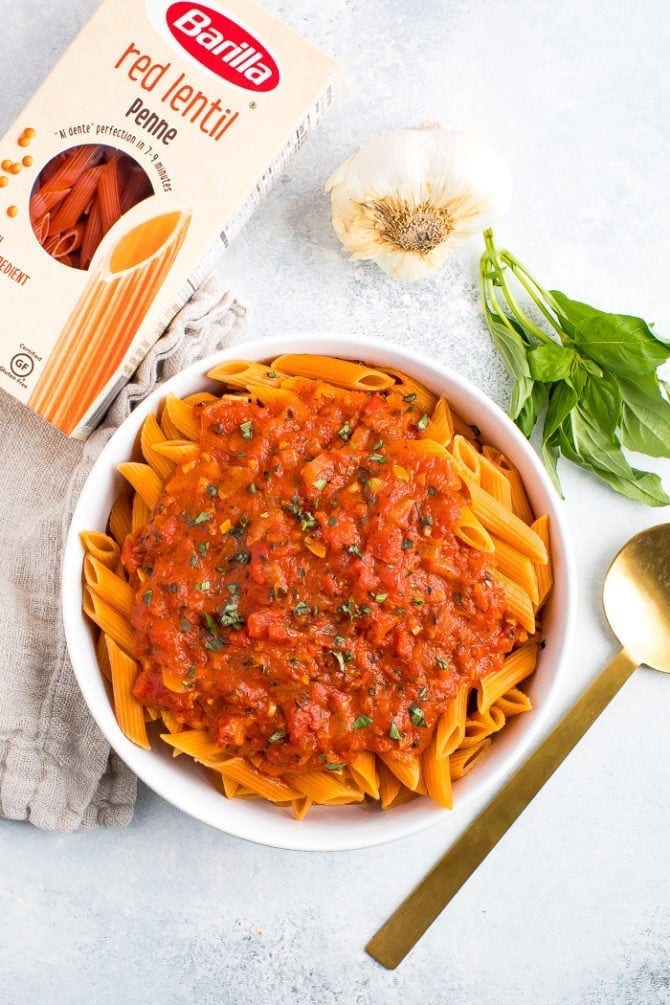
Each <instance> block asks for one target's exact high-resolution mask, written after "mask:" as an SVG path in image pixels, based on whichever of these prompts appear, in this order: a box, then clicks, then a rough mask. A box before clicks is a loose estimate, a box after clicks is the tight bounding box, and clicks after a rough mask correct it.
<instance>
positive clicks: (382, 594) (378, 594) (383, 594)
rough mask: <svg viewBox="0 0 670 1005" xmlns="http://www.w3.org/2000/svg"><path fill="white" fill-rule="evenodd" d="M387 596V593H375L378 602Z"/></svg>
mask: <svg viewBox="0 0 670 1005" xmlns="http://www.w3.org/2000/svg"><path fill="white" fill-rule="evenodd" d="M387 597H388V593H375V600H376V601H377V603H378V604H383V603H384V601H385V600H386V598H387Z"/></svg>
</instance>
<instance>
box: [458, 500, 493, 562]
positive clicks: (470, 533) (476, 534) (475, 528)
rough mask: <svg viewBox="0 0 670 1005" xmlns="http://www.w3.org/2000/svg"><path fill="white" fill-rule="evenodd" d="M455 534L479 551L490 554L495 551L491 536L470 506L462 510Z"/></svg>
mask: <svg viewBox="0 0 670 1005" xmlns="http://www.w3.org/2000/svg"><path fill="white" fill-rule="evenodd" d="M454 533H455V534H456V536H457V537H459V538H460V539H461V541H465V543H466V544H469V545H470V547H471V548H475V549H476V550H477V551H485V552H488V553H489V554H491V553H492V552H493V551H495V546H494V544H493V539H492V538H491V535H490V534H489V532H488V531H487V530H486V528H485V527H484V525H483V524H482V522H481V520H479V519H478V518H477V517H476V516H475V514H474V513H473V512H472V510H471V509H470V507H469V506H465V507H464V508H463V509H462V510H461V512H460V514H459V517H458V520H457V521H456V524H455V527H454Z"/></svg>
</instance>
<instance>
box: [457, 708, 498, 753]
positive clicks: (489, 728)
mask: <svg viewBox="0 0 670 1005" xmlns="http://www.w3.org/2000/svg"><path fill="white" fill-rule="evenodd" d="M504 725H505V716H504V714H503V712H502V711H501V709H499V708H497V707H496V706H495V705H494V706H492V707H491V708H490V709H489V710H488V711H487V712H473V713H472V715H469V716H468V718H467V722H466V723H465V737H464V739H463V742H462V744H461V746H460V748H459V749H460V750H465V749H467V748H468V747H475V746H477V744H478V743H481V741H482V740H485V739H486V737H488V736H492V735H493V734H494V733H498V732H500V730H501V729H502V728H503V726H504Z"/></svg>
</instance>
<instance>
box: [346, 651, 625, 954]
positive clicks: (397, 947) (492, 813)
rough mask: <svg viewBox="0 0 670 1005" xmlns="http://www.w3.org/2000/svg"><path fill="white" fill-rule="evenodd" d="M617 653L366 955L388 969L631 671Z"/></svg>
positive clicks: (482, 855)
mask: <svg viewBox="0 0 670 1005" xmlns="http://www.w3.org/2000/svg"><path fill="white" fill-rule="evenodd" d="M637 665H638V664H637V663H636V662H635V660H633V659H631V657H630V656H629V655H628V653H626V652H625V651H623V650H622V651H621V652H620V653H619V654H618V655H617V656H615V657H614V659H613V660H612V661H611V663H609V664H608V666H607V667H606V668H605V669H604V670H603V671H602V673H601V674H600V675H599V676H598V677H596V679H595V680H594V682H593V683H592V684H591V686H590V687H589V688H588V690H587V691H585V692H584V694H583V695H582V696H581V698H580V699H579V700H578V701H577V703H576V704H575V705H574V706H573V707H572V708H571V709H570V711H569V712H568V713H567V714H566V715H565V716H564V717H563V719H561V721H560V722H559V723H558V725H557V726H555V727H554V729H553V730H552V732H551V733H550V734H549V736H548V737H547V738H546V739H545V740H543V742H542V743H541V744H540V746H539V747H538V748H537V750H535V751H534V752H533V753H532V754H531V756H530V757H529V758H528V760H527V761H525V763H524V764H523V765H522V766H521V767H520V768H519V770H518V771H517V772H516V774H515V775H513V776H512V778H510V780H509V781H508V782H507V784H506V785H505V786H504V788H502V789H501V790H500V792H499V793H498V794H497V795H496V796H494V798H493V799H492V800H491V802H490V803H489V804H488V806H486V808H485V809H484V810H482V812H481V813H480V814H479V816H478V817H477V818H476V819H475V820H474V821H473V822H472V823H471V824H470V826H469V827H468V829H467V830H466V831H464V832H463V834H462V835H461V837H460V838H459V839H458V840H457V841H456V843H455V844H453V845H452V847H451V848H450V849H449V851H448V852H447V853H446V855H443V856H442V858H441V859H440V860H439V862H438V863H437V865H436V866H435V867H434V868H433V869H432V870H431V871H430V872H429V873H428V875H427V876H426V877H425V878H424V879H423V880H422V881H421V882H420V883H419V885H418V886H417V887H416V889H415V890H414V891H413V893H411V894H410V895H409V897H408V898H407V899H406V900H405V901H403V903H402V904H401V905H400V907H398V908H397V909H396V911H395V912H394V913H393V914H392V915H391V917H390V918H389V919H388V921H387V922H386V923H385V924H384V925H382V927H381V928H380V929H379V931H378V932H377V933H376V935H374V936H373V937H372V939H371V940H370V942H368V944H367V946H366V947H365V948H366V951H367V952H368V953H369V954H370V956H373V957H374V958H375V959H376V960H378V961H379V963H381V964H382V965H383V966H385V967H386V968H387V969H388V970H393V969H395V967H397V966H398V964H399V963H400V962H401V961H402V960H403V959H404V958H405V956H406V955H407V953H408V952H409V951H410V949H411V948H412V947H413V946H414V945H415V944H416V943H417V942H418V941H419V939H420V938H421V936H422V935H423V934H424V932H425V931H426V929H427V928H428V927H429V926H430V925H432V923H433V922H434V921H435V919H436V918H437V916H438V915H439V914H440V912H441V911H442V910H443V909H444V908H445V907H446V906H447V904H448V903H449V901H450V900H451V898H452V897H453V896H454V895H455V894H456V893H458V891H459V890H460V888H461V887H462V886H463V884H464V883H465V882H466V880H467V879H469V878H470V876H471V875H472V873H473V872H474V871H475V869H476V868H477V866H478V865H480V864H481V862H483V861H484V859H485V858H486V856H487V855H488V853H489V852H490V851H491V849H492V848H494V847H495V845H496V844H497V843H498V841H499V840H500V838H501V837H502V836H503V835H504V834H505V833H506V831H507V830H508V829H509V828H510V827H511V826H512V824H513V823H514V821H515V820H516V818H517V817H518V816H520V814H521V813H522V812H523V811H524V810H525V808H526V806H528V804H529V802H530V801H531V799H533V797H534V796H536V795H537V793H538V792H539V791H540V789H541V788H542V786H543V785H544V783H545V782H546V781H547V779H549V778H551V776H552V775H553V773H554V771H555V770H556V768H558V766H559V765H560V764H561V763H562V762H563V761H564V760H565V758H566V757H567V756H568V754H569V753H570V751H571V750H572V749H573V747H575V746H576V745H577V743H579V741H580V740H581V738H582V737H583V736H584V734H585V733H586V731H587V730H588V728H589V727H590V726H591V725H592V724H593V723H594V722H595V721H596V719H597V718H598V716H599V715H600V713H601V712H602V711H603V709H605V708H606V707H607V705H608V704H609V703H610V701H611V700H612V698H613V697H614V695H615V694H616V693H617V691H618V690H619V688H621V687H623V685H624V684H625V683H626V681H627V680H628V678H629V677H630V676H631V674H632V673H633V670H635V668H636V667H637Z"/></svg>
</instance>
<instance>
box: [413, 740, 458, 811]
mask: <svg viewBox="0 0 670 1005" xmlns="http://www.w3.org/2000/svg"><path fill="white" fill-rule="evenodd" d="M436 739H437V737H436V736H435V735H434V736H433V738H432V739H431V741H430V743H429V745H428V747H427V748H426V750H425V751H424V752H423V754H422V755H421V769H422V772H423V778H424V782H425V783H426V788H427V790H428V795H429V796H430V797H431V799H433V800H434V801H435V802H436V803H437V804H438V806H444V808H445V809H447V810H450V809H452V807H453V805H454V800H453V795H452V791H451V770H450V767H449V761H448V760H446V759H444V758H441V759H438V757H437V752H436Z"/></svg>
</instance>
